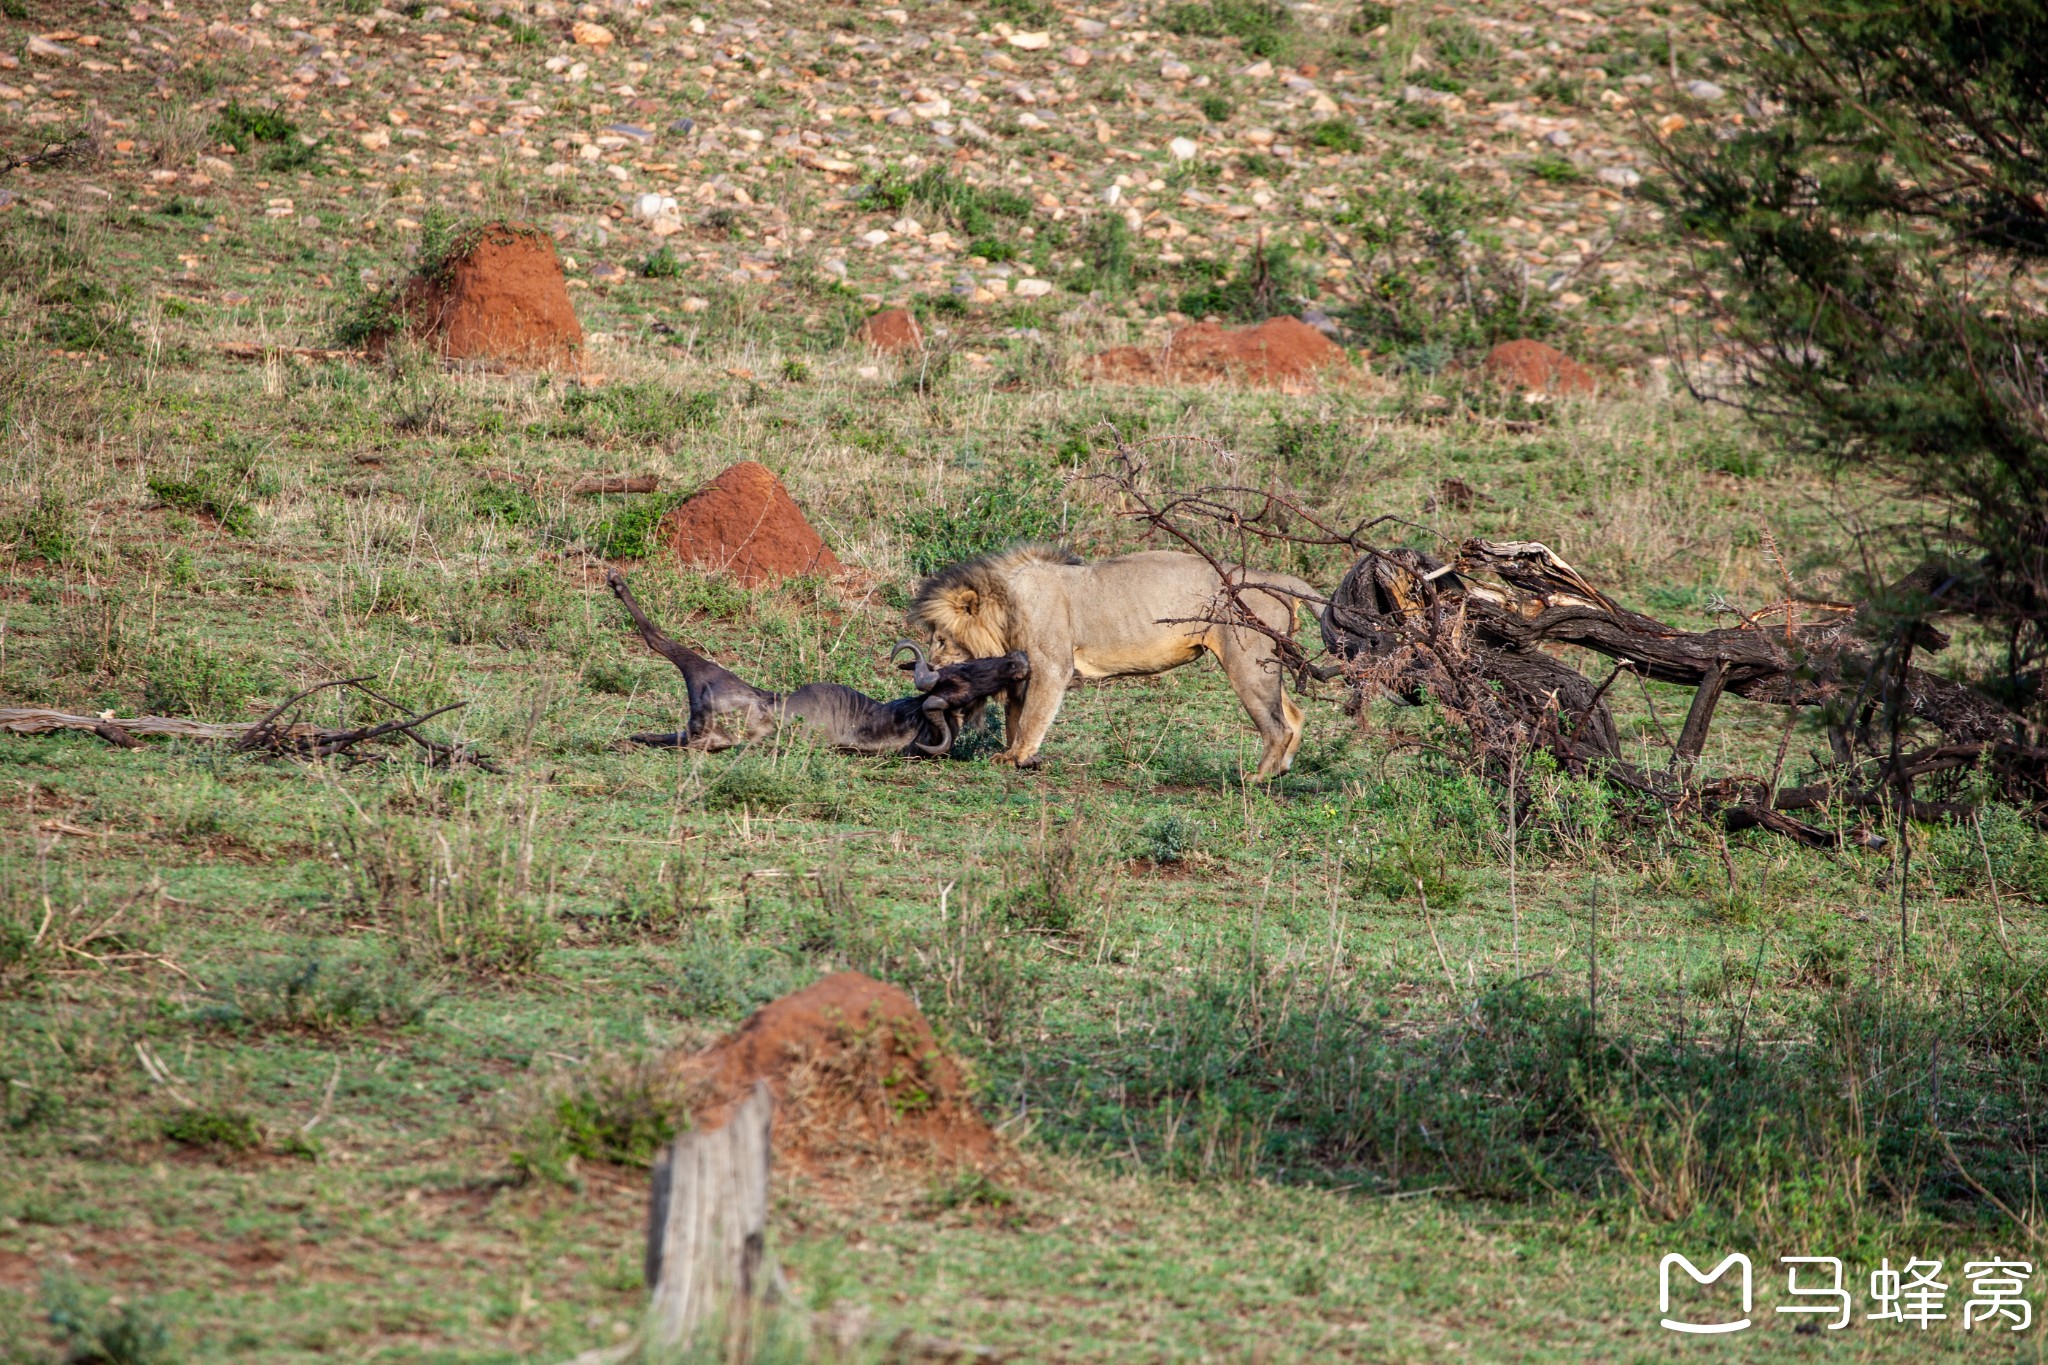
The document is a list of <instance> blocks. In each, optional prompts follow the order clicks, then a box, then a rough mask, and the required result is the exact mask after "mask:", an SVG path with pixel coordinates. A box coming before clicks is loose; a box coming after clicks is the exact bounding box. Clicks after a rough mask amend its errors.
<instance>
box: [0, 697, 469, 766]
mask: <svg viewBox="0 0 2048 1365" xmlns="http://www.w3.org/2000/svg"><path fill="white" fill-rule="evenodd" d="M368 682H369V678H368V677H367V675H366V676H364V677H360V678H336V679H332V680H330V681H328V682H323V683H317V684H315V685H314V686H312V687H309V688H307V689H305V690H304V691H303V692H300V693H298V694H296V695H294V696H292V697H290V698H289V699H287V700H286V701H284V702H283V703H281V704H280V705H278V706H277V707H275V708H273V709H272V710H271V712H270V713H269V714H268V715H266V716H264V717H263V718H262V719H261V720H257V721H239V722H237V721H230V722H224V723H215V722H210V721H201V720H192V719H190V718H189V717H185V716H126V717H121V716H115V715H114V714H113V713H112V712H108V713H106V714H103V715H97V716H84V715H76V714H73V713H71V712H68V711H57V710H52V709H49V708H47V707H40V706H5V707H0V733H4V734H10V735H44V734H50V733H52V732H53V731H57V730H84V731H88V732H90V733H92V734H95V735H98V736H99V737H100V738H101V739H103V740H105V741H106V742H107V743H109V744H112V745H114V746H115V747H117V748H122V749H139V748H141V747H142V740H143V738H176V739H196V740H200V741H202V742H205V743H214V744H228V745H232V746H233V747H234V748H235V749H236V750H237V751H239V752H242V753H262V754H269V755H273V756H276V757H289V758H336V757H348V758H358V757H362V755H359V754H357V753H356V750H357V749H358V748H359V746H362V745H364V744H369V743H372V742H374V741H378V740H383V739H388V738H390V737H392V736H400V737H403V738H405V739H408V740H411V741H412V742H413V744H414V745H416V746H417V747H418V748H420V749H421V750H422V751H424V754H425V757H426V760H427V763H428V764H429V766H432V767H437V768H445V767H454V766H457V765H459V764H469V765H472V766H474V767H478V768H482V769H483V770H485V771H486V772H502V771H503V769H501V768H499V767H498V765H497V764H496V763H494V762H492V761H491V760H490V759H489V758H488V757H486V756H484V755H483V754H480V753H478V752H477V751H476V750H474V749H472V748H470V747H469V746H468V745H465V744H450V743H447V742H445V741H443V740H438V739H433V738H431V737H429V736H427V735H425V734H422V733H421V732H420V729H419V727H420V726H422V725H424V724H425V723H426V722H428V721H430V720H432V719H434V718H435V717H436V716H441V715H445V714H446V713H448V712H450V711H454V710H457V709H459V708H461V707H462V706H464V705H467V703H465V702H451V703H450V704H449V705H447V706H441V707H436V708H435V709H434V710H432V711H425V712H420V713H417V714H414V713H412V712H410V711H408V710H407V709H406V708H405V707H403V706H400V705H399V704H398V703H397V702H395V701H392V700H391V699H390V698H389V697H386V696H384V695H383V694H381V693H378V692H375V691H372V690H371V689H370V688H369V687H368V686H367V685H366V684H367V683H368ZM328 688H352V689H354V690H355V691H356V692H359V693H361V694H362V695H363V696H365V697H367V698H369V700H370V701H371V702H373V703H375V704H377V705H379V706H382V707H385V708H387V709H389V710H391V711H396V712H398V713H399V714H398V715H396V716H395V717H392V718H390V719H387V720H382V721H378V722H375V723H373V724H369V725H358V726H322V725H314V724H311V723H309V722H307V721H303V720H299V719H298V718H297V711H298V708H299V707H300V706H301V705H302V704H303V703H304V702H306V701H307V700H308V699H309V698H311V697H312V696H314V695H315V694H316V693H319V692H323V691H325V690H327V689H328Z"/></svg>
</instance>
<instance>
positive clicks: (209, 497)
mask: <svg viewBox="0 0 2048 1365" xmlns="http://www.w3.org/2000/svg"><path fill="white" fill-rule="evenodd" d="M149 491H150V492H152V493H154V494H155V495H156V498H157V501H158V502H160V503H161V504H163V505H164V506H165V507H173V508H176V509H178V510H179V511H181V512H204V513H205V514H206V515H207V516H209V517H212V518H213V519H214V521H215V522H217V523H218V524H219V526H220V529H221V530H223V531H226V532H227V533H228V534H229V535H233V536H245V535H248V534H249V533H250V532H251V531H253V530H254V529H255V528H256V513H255V509H254V508H252V507H250V505H249V502H248V499H247V498H246V497H245V496H244V494H243V493H242V491H241V489H240V488H239V487H238V486H237V481H236V480H234V479H233V478H231V477H230V476H228V475H227V474H226V473H225V472H224V471H222V470H219V469H214V468H211V467H208V468H204V469H201V470H200V471H198V473H196V474H194V475H193V476H192V477H191V478H187V479H174V478H171V477H170V476H169V475H162V474H152V475H150V476H149Z"/></svg>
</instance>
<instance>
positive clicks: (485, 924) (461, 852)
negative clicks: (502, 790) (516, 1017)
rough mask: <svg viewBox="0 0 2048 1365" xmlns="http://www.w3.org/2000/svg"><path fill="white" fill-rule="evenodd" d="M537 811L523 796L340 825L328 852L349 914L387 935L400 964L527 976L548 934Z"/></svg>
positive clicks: (552, 934)
mask: <svg viewBox="0 0 2048 1365" xmlns="http://www.w3.org/2000/svg"><path fill="white" fill-rule="evenodd" d="M537 817H538V808H537V806H536V805H535V804H534V803H533V802H532V801H531V800H529V803H528V805H527V807H526V809H525V810H524V811H523V812H522V811H518V810H516V809H514V808H513V807H511V806H510V805H509V804H508V805H507V806H506V807H504V808H501V810H500V811H499V812H497V814H496V816H495V818H492V819H487V820H486V819H475V818H468V819H463V820H459V821H452V822H449V823H447V824H443V825H439V826H421V825H414V824H409V823H404V822H401V821H400V820H398V819H396V818H395V817H392V816H388V815H387V816H386V817H385V818H383V819H382V820H372V819H370V818H367V817H365V818H362V819H359V820H357V821H355V822H353V823H350V824H348V825H345V826H344V827H343V828H342V830H341V832H340V835H339V837H338V839H337V841H336V844H335V847H334V849H333V853H334V857H335V860H336V862H337V863H338V864H339V866H340V868H341V870H342V874H343V876H344V878H345V879H346V884H347V887H348V891H349V894H350V896H351V898H352V899H353V900H354V902H355V905H356V910H357V913H359V914H360V915H362V916H363V917H365V918H366V919H369V920H371V921H373V922H375V923H377V924H379V925H380V926H382V927H383V928H384V930H385V931H386V932H387V933H388V934H390V936H391V938H392V940H393V941H394V944H395V946H396V948H397V951H398V955H399V958H400V960H401V961H410V962H420V961H424V962H436V963H443V964H446V965H448V966H452V967H458V968H461V969H462V970H465V971H468V972H472V973H475V974H478V975H491V976H522V975H530V974H532V973H534V972H537V971H539V970H540V967H541V963H542V960H543V959H544V958H545V957H546V955H547V952H548V950H549V949H550V948H552V947H553V946H554V943H555V940H556V937H557V928H556V924H555V916H554V911H553V907H552V903H551V902H552V896H551V894H550V889H551V886H552V879H553V873H552V870H551V869H550V868H549V867H548V866H546V865H540V866H537V865H536V864H537V861H538V859H537V857H536V847H535V842H534V825H535V822H536V820H537Z"/></svg>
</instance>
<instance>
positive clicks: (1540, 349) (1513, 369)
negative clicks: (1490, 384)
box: [1481, 340, 1600, 394]
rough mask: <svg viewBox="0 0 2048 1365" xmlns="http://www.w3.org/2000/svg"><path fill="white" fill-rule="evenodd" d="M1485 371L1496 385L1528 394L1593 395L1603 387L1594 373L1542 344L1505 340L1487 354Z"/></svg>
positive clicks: (1483, 366) (1553, 348) (1560, 352)
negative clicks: (1502, 385)
mask: <svg viewBox="0 0 2048 1365" xmlns="http://www.w3.org/2000/svg"><path fill="white" fill-rule="evenodd" d="M1481 368H1483V369H1484V370H1485V371H1486V373H1487V374H1488V375H1489V376H1490V377H1492V379H1493V380H1494V381H1495V382H1496V383H1499V384H1504V385H1506V386H1508V387H1509V388H1513V389H1517V390H1520V391H1521V392H1524V393H1544V394H1550V393H1592V392H1593V391H1594V390H1596V389H1598V388H1599V387H1600V381H1599V380H1597V379H1596V378H1594V376H1593V372H1592V371H1591V370H1588V369H1587V368H1586V367H1585V366H1583V365H1581V364H1579V362H1578V361H1576V360H1573V359H1572V358H1571V357H1570V356H1568V355H1566V354H1565V353H1564V352H1563V351H1560V350H1558V349H1557V348H1556V347H1555V346H1547V345H1545V344H1544V343H1542V342H1540V341H1528V340H1522V341H1503V342H1502V343H1501V344H1500V345H1498V346H1496V347H1494V348H1493V349H1492V350H1491V351H1488V352H1487V353H1486V359H1485V361H1484V362H1483V363H1482V366H1481Z"/></svg>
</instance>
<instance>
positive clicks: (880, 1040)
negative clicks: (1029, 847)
mask: <svg viewBox="0 0 2048 1365" xmlns="http://www.w3.org/2000/svg"><path fill="white" fill-rule="evenodd" d="M677 1066H678V1068H679V1069H680V1070H681V1072H682V1074H683V1076H684V1078H685V1080H686V1081H687V1082H688V1083H689V1084H690V1085H691V1088H692V1089H693V1091H697V1092H699V1093H701V1094H702V1096H703V1098H702V1099H701V1100H700V1101H698V1102H697V1103H695V1104H693V1105H692V1115H691V1117H692V1120H693V1121H694V1122H695V1123H696V1124H697V1125H698V1126H699V1127H711V1128H715V1127H717V1126H718V1125H720V1124H722V1123H724V1122H725V1120H726V1117H727V1116H728V1115H729V1114H730V1113H731V1112H732V1110H733V1108H734V1107H735V1106H736V1105H738V1104H739V1102H740V1101H741V1100H743V1099H744V1098H746V1096H747V1095H748V1094H750V1093H751V1092H752V1091H753V1088H754V1083H755V1082H756V1081H766V1082H767V1083H768V1088H769V1089H770V1090H771V1091H773V1092H774V1094H775V1102H776V1109H775V1159H776V1162H777V1163H778V1164H779V1165H783V1166H786V1167H790V1168H794V1169H796V1170H799V1171H802V1172H804V1173H805V1174H807V1175H811V1176H822V1177H828V1178H829V1177H833V1176H837V1175H849V1176H851V1175H873V1174H874V1173H875V1171H876V1169H877V1168H889V1169H895V1170H912V1171H922V1170H928V1169H931V1168H934V1167H953V1166H960V1165H963V1164H965V1165H973V1166H985V1165H987V1164H988V1163H990V1162H991V1161H993V1160H994V1159H995V1157H996V1156H997V1144H996V1137H995V1134H994V1132H993V1131H991V1130H990V1128H989V1126H988V1124H987V1123H986V1122H984V1121H983V1119H982V1117H981V1115H980V1114H978V1113H976V1112H975V1109H974V1105H973V1103H972V1102H971V1101H970V1100H969V1098H968V1095H967V1078H966V1074H965V1072H964V1071H963V1070H962V1069H961V1067H960V1064H959V1063H958V1062H956V1061H954V1060H953V1059H952V1058H951V1057H949V1056H947V1055H946V1054H945V1052H944V1051H942V1050H941V1049H940V1047H939V1044H938V1040H937V1039H936V1038H934V1037H933V1036H932V1029H931V1025H930V1024H929V1023H927V1022H926V1021H925V1017H924V1015H923V1014H921V1013H919V1011H918V1008H917V1006H916V1005H915V1004H913V1003H912V1002H911V999H910V997H909V996H908V995H906V994H905V993H904V992H903V991H902V990H900V989H899V988H897V987H895V986H891V985H888V984H886V983H884V982H880V981H876V980H875V979H874V978H872V977H869V976H864V975H862V974H861V973H859V972H836V973H834V974H833V975H831V976H828V977H826V978H825V979H824V980H822V981H820V982H818V983H817V984H816V985H813V986H809V987H806V988H805V989H803V990H800V991H797V992H796V993H794V994H792V995H785V996H783V997H782V998H781V999H780V1000H777V1001H774V1002H772V1003H771V1004H768V1005H765V1006H763V1007H762V1008H761V1009H760V1010H759V1011H757V1012H756V1013H755V1015H754V1016H753V1017H752V1018H751V1019H749V1020H747V1022H746V1023H744V1024H742V1025H741V1026H740V1027H739V1029H738V1031H736V1032H734V1033H732V1034H730V1035H728V1036H727V1037H725V1038H723V1039H721V1040H720V1041H718V1042H716V1043H714V1044H712V1045H711V1046H710V1047H708V1048H706V1049H704V1050H703V1051H702V1052H698V1053H695V1054H692V1055H689V1056H686V1057H684V1058H682V1059H680V1060H679V1061H678V1062H677Z"/></svg>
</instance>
